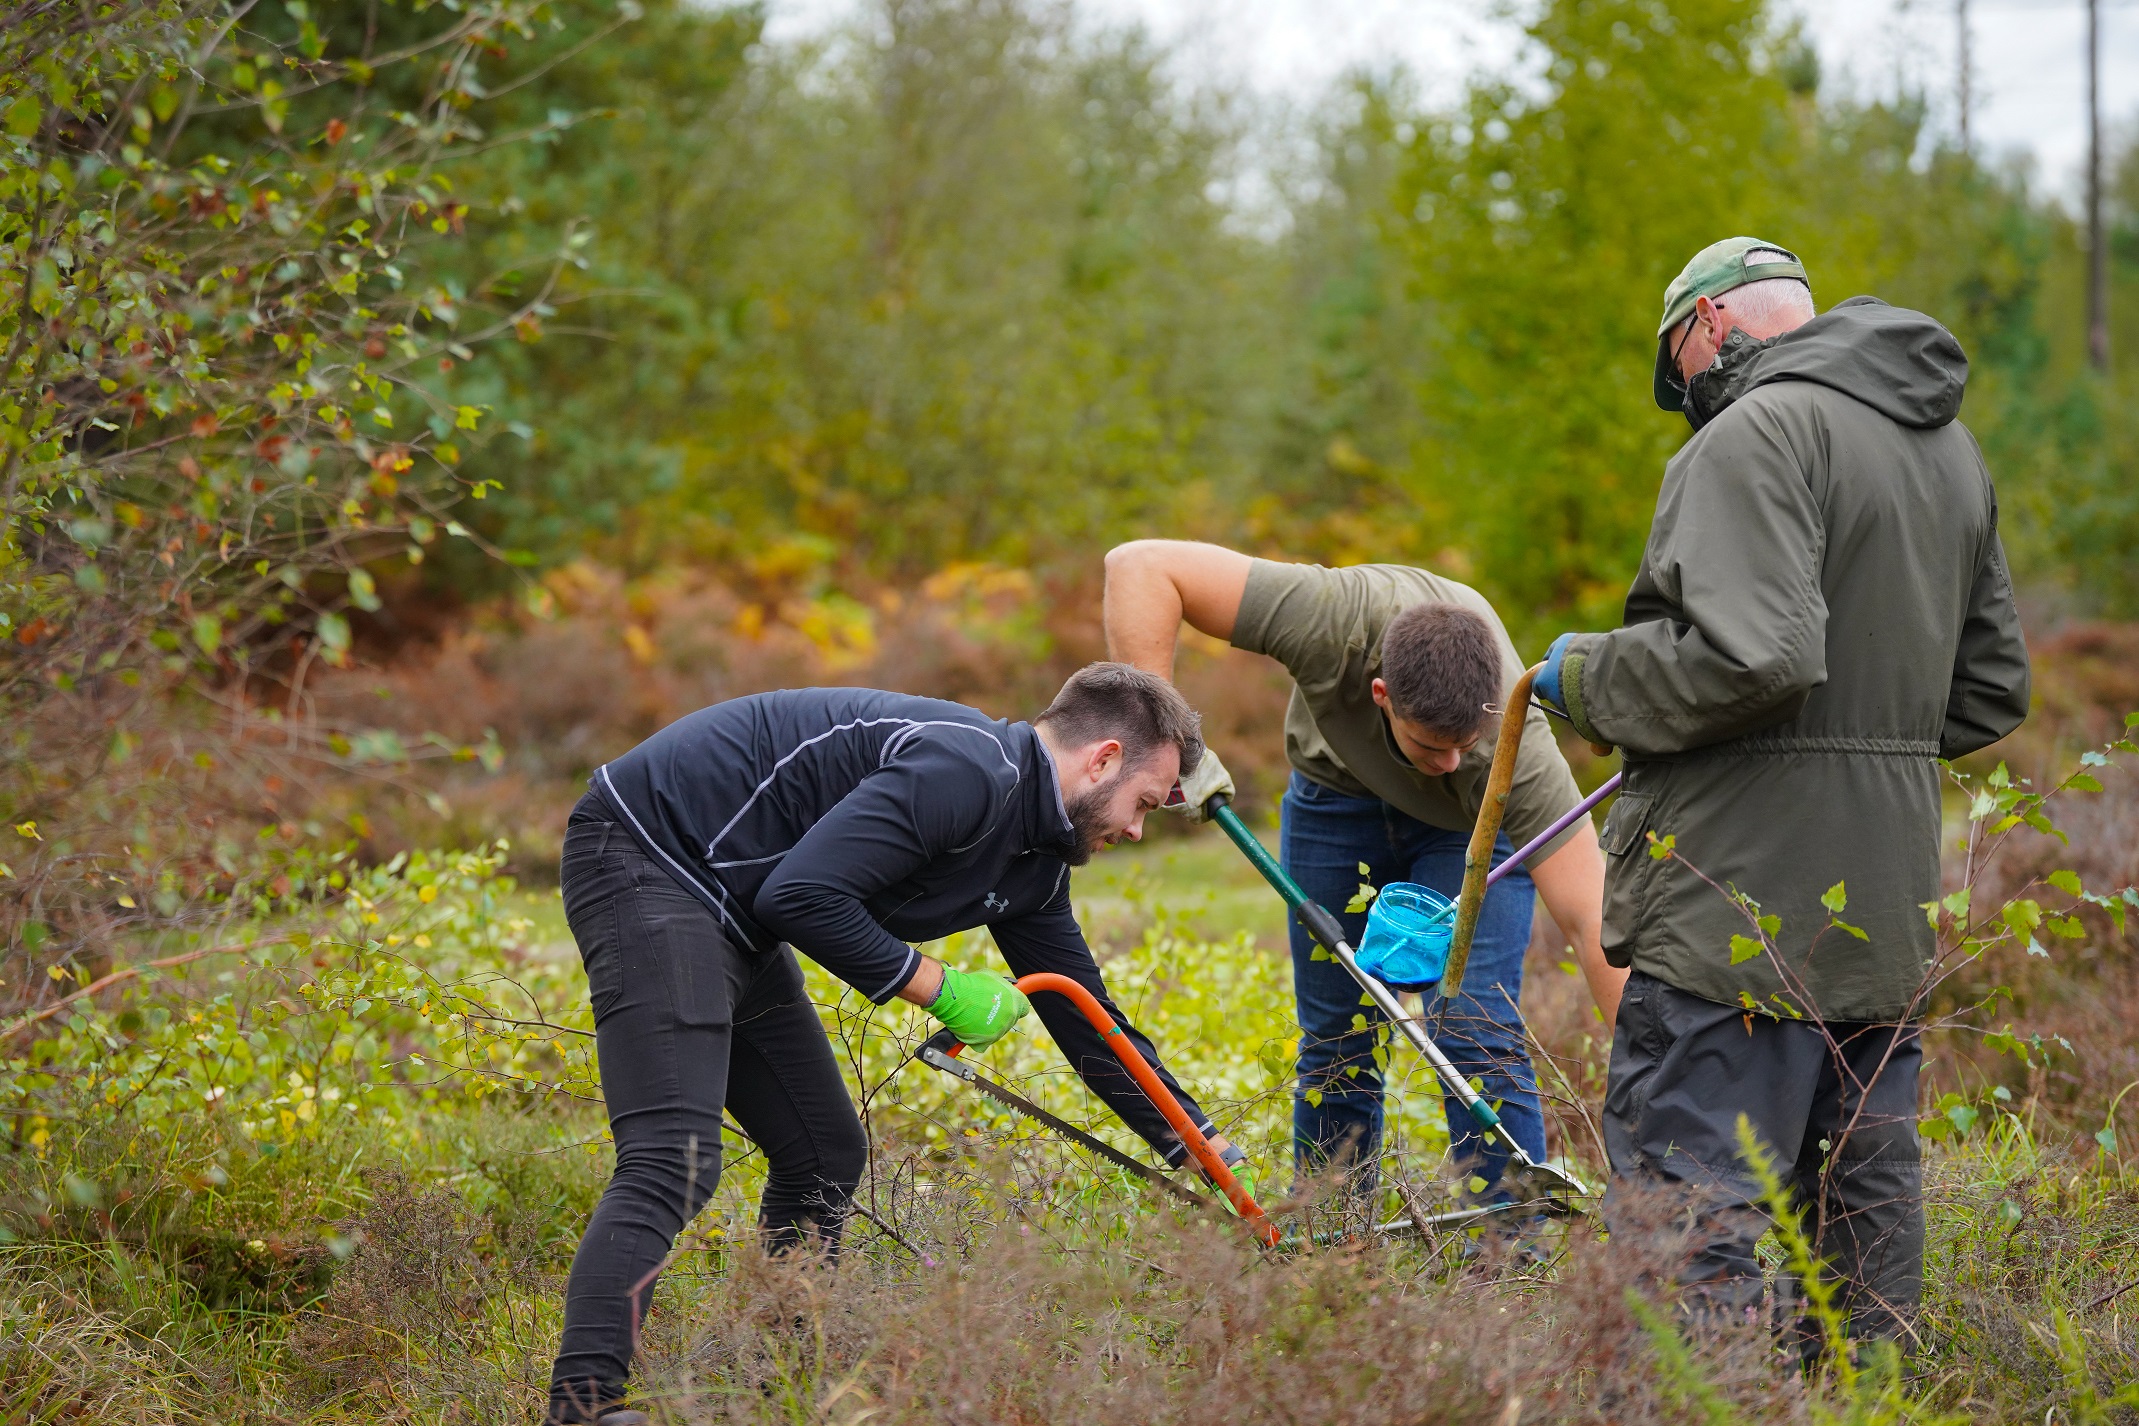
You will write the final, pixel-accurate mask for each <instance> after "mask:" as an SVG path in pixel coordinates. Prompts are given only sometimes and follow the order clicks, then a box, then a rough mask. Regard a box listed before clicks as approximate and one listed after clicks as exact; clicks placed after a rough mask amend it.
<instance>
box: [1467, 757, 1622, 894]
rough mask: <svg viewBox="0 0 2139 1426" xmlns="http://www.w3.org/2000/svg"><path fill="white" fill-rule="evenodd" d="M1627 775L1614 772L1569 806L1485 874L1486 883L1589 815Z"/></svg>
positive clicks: (1516, 865)
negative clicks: (1558, 817)
mask: <svg viewBox="0 0 2139 1426" xmlns="http://www.w3.org/2000/svg"><path fill="white" fill-rule="evenodd" d="M1625 776H1626V774H1625V773H1623V772H1615V773H1613V774H1612V775H1611V777H1609V778H1608V779H1606V780H1605V784H1604V786H1602V787H1600V788H1598V789H1597V790H1596V791H1595V792H1592V793H1591V794H1590V795H1589V796H1587V797H1585V798H1583V799H1582V800H1581V801H1580V802H1577V803H1576V804H1575V805H1574V806H1573V807H1571V808H1569V809H1568V810H1567V813H1566V815H1565V816H1563V817H1561V818H1560V819H1559V820H1558V821H1557V822H1554V823H1553V824H1552V825H1551V826H1550V827H1547V828H1546V829H1545V830H1544V831H1542V832H1540V833H1538V834H1537V835H1536V836H1535V837H1532V838H1531V839H1530V840H1529V841H1528V842H1525V843H1524V844H1523V845H1522V846H1520V847H1517V848H1516V849H1515V855H1513V856H1511V857H1509V858H1508V859H1507V860H1506V861H1504V862H1502V863H1501V864H1500V865H1499V866H1497V867H1494V868H1493V869H1492V870H1491V871H1489V872H1487V873H1486V874H1485V884H1486V885H1487V886H1491V885H1492V884H1493V883H1494V882H1496V881H1498V880H1500V879H1501V878H1502V877H1504V876H1506V875H1507V874H1508V873H1509V872H1511V871H1513V870H1515V869H1516V868H1517V867H1519V866H1521V865H1522V864H1523V863H1524V862H1526V861H1528V860H1530V856H1531V854H1532V853H1533V852H1535V851H1536V850H1537V849H1538V848H1539V847H1542V846H1544V845H1545V843H1547V842H1549V841H1551V840H1552V839H1553V838H1554V837H1557V836H1559V835H1560V833H1562V832H1564V831H1566V830H1567V829H1568V828H1569V827H1572V826H1573V825H1574V824H1575V818H1577V817H1587V816H1588V815H1589V809H1590V808H1592V807H1595V806H1596V805H1597V804H1598V803H1600V802H1602V801H1603V800H1604V799H1605V798H1607V797H1610V796H1611V795H1612V794H1613V793H1615V792H1617V791H1618V790H1619V779H1621V778H1622V777H1625Z"/></svg>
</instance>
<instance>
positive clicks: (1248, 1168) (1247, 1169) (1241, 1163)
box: [1197, 1144, 1263, 1208]
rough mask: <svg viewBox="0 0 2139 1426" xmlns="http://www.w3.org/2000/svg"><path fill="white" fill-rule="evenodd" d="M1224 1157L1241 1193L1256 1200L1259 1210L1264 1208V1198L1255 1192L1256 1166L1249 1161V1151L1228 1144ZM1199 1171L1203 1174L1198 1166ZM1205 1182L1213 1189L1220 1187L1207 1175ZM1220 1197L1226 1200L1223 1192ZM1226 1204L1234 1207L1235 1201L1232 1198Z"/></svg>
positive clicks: (1204, 1178) (1204, 1176) (1205, 1175)
mask: <svg viewBox="0 0 2139 1426" xmlns="http://www.w3.org/2000/svg"><path fill="white" fill-rule="evenodd" d="M1222 1157H1223V1158H1224V1159H1225V1166H1226V1167H1227V1168H1229V1169H1231V1170H1232V1171H1233V1181H1234V1182H1235V1183H1237V1184H1239V1185H1240V1189H1241V1192H1243V1193H1245V1194H1247V1195H1248V1197H1249V1198H1251V1199H1254V1200H1255V1206H1256V1207H1257V1208H1260V1207H1262V1206H1263V1200H1262V1197H1261V1196H1260V1195H1259V1194H1257V1193H1256V1191H1255V1165H1254V1164H1252V1163H1250V1162H1249V1161H1248V1155H1247V1151H1246V1150H1244V1149H1242V1148H1241V1147H1240V1145H1238V1144H1228V1145H1226V1149H1225V1153H1224V1155H1223V1156H1222ZM1197 1171H1198V1172H1199V1173H1200V1172H1202V1166H1201V1165H1198V1166H1197ZM1203 1181H1204V1182H1205V1183H1208V1184H1209V1185H1210V1186H1211V1187H1212V1188H1217V1187H1218V1181H1217V1180H1216V1179H1214V1178H1212V1177H1211V1176H1210V1175H1209V1174H1207V1173H1206V1174H1204V1175H1203ZM1219 1197H1221V1198H1224V1197H1225V1195H1224V1194H1223V1193H1222V1192H1221V1193H1220V1194H1219ZM1225 1203H1226V1207H1228V1208H1231V1207H1232V1206H1233V1200H1232V1199H1230V1198H1227V1199H1226V1200H1225Z"/></svg>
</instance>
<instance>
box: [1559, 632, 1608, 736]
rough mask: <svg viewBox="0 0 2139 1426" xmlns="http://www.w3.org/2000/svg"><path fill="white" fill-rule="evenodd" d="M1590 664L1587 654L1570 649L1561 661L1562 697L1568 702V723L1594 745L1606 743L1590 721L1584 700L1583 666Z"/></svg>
mask: <svg viewBox="0 0 2139 1426" xmlns="http://www.w3.org/2000/svg"><path fill="white" fill-rule="evenodd" d="M1587 662H1589V656H1588V655H1587V654H1580V653H1576V652H1575V651H1574V650H1572V649H1570V650H1568V651H1567V653H1566V655H1565V656H1564V657H1562V658H1561V660H1560V697H1561V698H1562V699H1564V700H1565V701H1566V705H1567V721H1568V722H1570V723H1572V724H1574V728H1575V731H1576V732H1577V733H1580V734H1581V735H1582V736H1583V737H1585V738H1587V739H1588V740H1589V741H1591V742H1592V743H1601V742H1603V741H1605V740H1604V739H1603V738H1601V737H1599V736H1598V735H1597V730H1596V728H1595V727H1593V726H1591V724H1590V721H1589V710H1588V707H1587V705H1585V704H1584V702H1583V700H1582V665H1584V664H1585V663H1587Z"/></svg>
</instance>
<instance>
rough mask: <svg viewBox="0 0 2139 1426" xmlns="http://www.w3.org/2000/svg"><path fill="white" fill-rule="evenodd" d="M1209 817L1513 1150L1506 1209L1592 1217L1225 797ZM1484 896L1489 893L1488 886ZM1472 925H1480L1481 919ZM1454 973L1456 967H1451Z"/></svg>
mask: <svg viewBox="0 0 2139 1426" xmlns="http://www.w3.org/2000/svg"><path fill="white" fill-rule="evenodd" d="M1204 811H1205V812H1206V813H1207V814H1208V815H1209V817H1210V819H1211V820H1212V821H1214V822H1216V823H1217V824H1218V825H1219V827H1220V828H1222V829H1223V830H1224V832H1225V834H1226V835H1227V836H1228V837H1230V838H1232V839H1233V845H1234V846H1236V847H1238V848H1240V850H1241V852H1242V854H1243V855H1245V856H1246V857H1247V859H1248V860H1249V861H1250V862H1252V863H1254V864H1255V869H1256V870H1257V871H1259V872H1261V873H1262V874H1263V880H1265V881H1267V882H1269V883H1270V885H1271V886H1272V887H1273V888H1275V889H1276V891H1277V894H1278V895H1280V896H1282V897H1284V898H1285V904H1286V905H1287V906H1290V907H1291V908H1292V910H1293V914H1295V915H1296V916H1298V917H1299V918H1300V924H1301V925H1303V926H1305V927H1306V928H1307V934H1308V935H1310V936H1313V937H1314V938H1315V939H1316V940H1317V941H1319V942H1321V944H1322V948H1323V949H1324V950H1326V951H1328V952H1329V953H1330V954H1331V955H1333V956H1335V957H1336V958H1337V963H1338V964H1339V965H1341V966H1343V967H1344V968H1345V970H1346V971H1347V972H1349V973H1350V974H1351V977H1352V979H1354V980H1356V981H1358V982H1359V987H1360V989H1362V990H1364V991H1365V992H1366V993H1367V997H1368V998H1369V999H1370V1000H1372V1001H1373V1002H1374V1004H1375V1006H1376V1007H1377V1008H1378V1009H1379V1010H1380V1011H1381V1013H1382V1014H1384V1015H1386V1016H1388V1017H1389V1021H1390V1023H1391V1024H1393V1025H1395V1026H1396V1027H1397V1028H1398V1029H1399V1030H1401V1031H1402V1032H1403V1035H1404V1038H1405V1039H1407V1040H1409V1041H1411V1043H1412V1045H1413V1046H1414V1047H1416V1048H1417V1050H1418V1052H1419V1053H1420V1054H1422V1055H1424V1056H1425V1057H1426V1062H1427V1063H1428V1064H1430V1065H1432V1066H1433V1068H1434V1073H1436V1074H1438V1075H1439V1076H1440V1077H1441V1082H1442V1083H1443V1084H1445V1085H1447V1086H1448V1089H1449V1092H1450V1093H1451V1094H1454V1095H1455V1096H1456V1098H1457V1099H1459V1100H1461V1101H1462V1103H1463V1107H1464V1108H1465V1109H1467V1110H1469V1111H1470V1116H1471V1118H1472V1119H1474V1120H1476V1121H1477V1123H1478V1127H1479V1129H1480V1130H1482V1131H1483V1132H1484V1133H1485V1135H1486V1141H1487V1142H1488V1143H1490V1142H1492V1141H1493V1139H1494V1138H1495V1136H1498V1138H1499V1140H1500V1142H1502V1143H1504V1144H1505V1145H1506V1146H1507V1149H1508V1152H1509V1154H1510V1155H1511V1156H1512V1161H1511V1162H1510V1163H1509V1164H1508V1167H1507V1169H1506V1170H1505V1171H1504V1172H1503V1173H1502V1175H1501V1182H1502V1183H1503V1184H1505V1185H1506V1186H1507V1187H1508V1188H1510V1189H1511V1190H1512V1191H1514V1193H1515V1194H1516V1195H1517V1198H1518V1200H1519V1201H1518V1202H1515V1203H1511V1204H1508V1205H1506V1208H1509V1209H1513V1208H1527V1209H1530V1210H1532V1211H1535V1212H1544V1213H1560V1214H1569V1213H1580V1212H1584V1211H1586V1210H1585V1209H1584V1208H1583V1206H1582V1205H1581V1203H1579V1202H1578V1201H1577V1200H1580V1199H1586V1198H1588V1197H1590V1191H1589V1189H1588V1188H1586V1187H1584V1186H1583V1185H1582V1184H1581V1183H1580V1182H1579V1181H1578V1180H1576V1179H1574V1178H1571V1177H1569V1176H1568V1175H1567V1174H1564V1173H1562V1172H1561V1171H1560V1170H1558V1169H1556V1168H1554V1167H1552V1166H1551V1165H1550V1164H1543V1163H1539V1162H1538V1161H1537V1160H1536V1159H1533V1158H1531V1157H1530V1155H1529V1153H1528V1152H1527V1151H1526V1150H1525V1149H1524V1148H1523V1146H1522V1145H1521V1144H1518V1143H1516V1142H1515V1140H1514V1138H1513V1137H1512V1136H1511V1135H1510V1134H1509V1133H1508V1132H1507V1130H1505V1129H1503V1128H1502V1127H1501V1124H1500V1115H1499V1114H1498V1113H1496V1112H1495V1111H1494V1109H1493V1106H1492V1105H1490V1104H1488V1103H1486V1102H1485V1096H1484V1095H1482V1094H1480V1093H1479V1092H1478V1091H1477V1090H1475V1089H1473V1088H1471V1083H1470V1081H1469V1080H1467V1079H1465V1078H1464V1077H1463V1075H1462V1073H1461V1072H1460V1071H1458V1070H1457V1068H1456V1067H1455V1066H1454V1065H1453V1064H1451V1063H1449V1059H1448V1056H1447V1055H1445V1054H1443V1053H1441V1047H1440V1046H1439V1045H1436V1044H1435V1043H1434V1042H1433V1037H1432V1036H1430V1035H1428V1034H1427V1033H1426V1027H1425V1026H1424V1025H1423V1024H1421V1023H1420V1022H1419V1018H1418V1017H1417V1016H1415V1015H1411V1014H1408V1013H1407V1012H1406V1011H1405V1010H1404V1007H1403V1003H1402V1002H1401V1001H1399V1000H1398V999H1397V998H1396V992H1395V991H1393V990H1391V989H1390V988H1389V987H1388V986H1386V985H1384V984H1382V983H1381V981H1379V980H1378V979H1376V978H1375V977H1374V976H1372V975H1369V974H1368V973H1367V972H1366V971H1365V970H1363V969H1361V968H1360V965H1359V960H1358V958H1357V957H1356V956H1354V955H1353V954H1352V947H1351V943H1350V942H1348V941H1347V940H1345V938H1344V927H1343V925H1342V924H1341V923H1339V922H1338V920H1337V918H1336V917H1335V916H1332V915H1331V914H1330V913H1329V911H1328V910H1327V909H1325V908H1324V907H1323V906H1322V905H1321V904H1320V903H1319V902H1316V901H1314V900H1311V899H1310V898H1309V897H1308V895H1307V893H1306V892H1304V891H1302V890H1301V889H1300V884H1299V883H1298V882H1296V881H1294V880H1293V879H1292V878H1291V876H1289V875H1287V874H1286V871H1285V869H1284V868H1283V867H1281V866H1279V865H1278V864H1277V860H1276V859H1275V858H1274V857H1272V856H1271V855H1270V853H1269V851H1268V850H1266V849H1265V848H1264V846H1263V844H1262V843H1261V842H1260V841H1258V840H1257V839H1256V836H1255V834H1254V833H1253V832H1251V831H1249V830H1248V826H1247V824H1246V823H1245V822H1243V821H1241V820H1240V814H1239V813H1237V812H1235V811H1234V810H1233V809H1232V807H1230V806H1229V805H1227V800H1226V797H1225V795H1224V794H1223V793H1220V794H1218V795H1217V796H1215V797H1213V798H1211V799H1210V801H1208V802H1206V803H1205V804H1204ZM1480 892H1481V894H1482V892H1483V887H1482V885H1481V888H1480ZM1472 919H1473V922H1474V923H1475V919H1476V918H1475V913H1473V918H1472ZM1451 969H1454V967H1453V966H1451Z"/></svg>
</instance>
